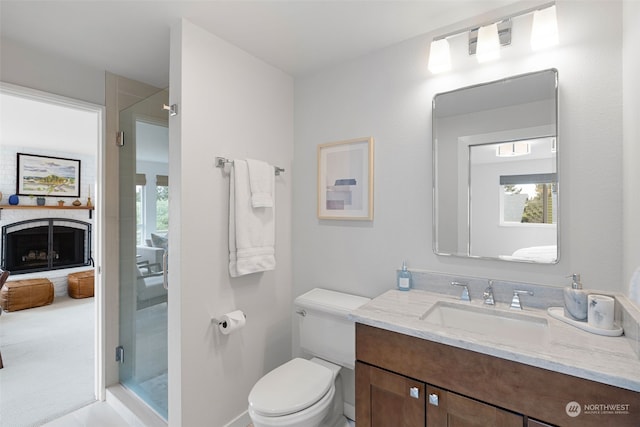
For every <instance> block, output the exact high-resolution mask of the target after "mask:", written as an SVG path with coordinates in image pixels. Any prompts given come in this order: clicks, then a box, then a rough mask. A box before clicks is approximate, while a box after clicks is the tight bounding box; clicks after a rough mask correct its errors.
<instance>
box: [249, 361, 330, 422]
mask: <svg viewBox="0 0 640 427" xmlns="http://www.w3.org/2000/svg"><path fill="white" fill-rule="evenodd" d="M332 383H333V373H332V372H331V370H329V369H328V368H326V367H324V366H321V365H318V364H316V363H313V362H310V361H308V360H306V359H300V358H296V359H293V360H290V361H289V362H287V363H285V364H284V365H281V366H279V367H277V368H276V369H274V370H273V371H271V372H269V373H268V374H267V375H265V376H264V377H262V378H261V379H260V380H259V381H258V382H257V383H256V385H254V386H253V389H251V393H249V406H251V408H252V409H253V410H254V411H256V412H257V413H259V414H261V415H265V416H270V417H278V416H282V415H287V414H292V413H294V412H298V411H302V410H303V409H306V408H308V407H309V406H311V405H313V404H314V403H316V402H317V401H318V400H320V399H321V398H322V396H324V395H325V394H326V393H327V391H329V389H330V388H331V385H332Z"/></svg>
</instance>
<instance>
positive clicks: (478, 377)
mask: <svg viewBox="0 0 640 427" xmlns="http://www.w3.org/2000/svg"><path fill="white" fill-rule="evenodd" d="M356 359H357V362H356V421H357V423H358V427H369V426H372V427H378V426H384V427H387V426H403V427H413V426H422V427H424V426H428V427H439V426H479V427H480V426H482V427H484V426H496V427H498V426H504V427H510V426H518V427H523V426H525V427H544V426H548V425H551V426H554V425H555V426H569V427H571V426H580V427H589V426H594V427H595V426H598V427H600V426H605V425H606V426H614V425H615V426H616V427H625V426H629V427H631V426H634V427H637V426H638V422H639V420H640V393H637V392H634V391H631V390H626V389H622V388H618V387H614V386H610V385H607V384H603V383H598V382H594V381H590V380H586V379H582V378H578V377H574V376H571V375H566V374H562V373H559V372H554V371H550V370H546V369H542V368H537V367H534V366H530V365H525V364H522V363H518V362H514V361H511V360H506V359H501V358H498V357H494V356H490V355H487V354H483V353H478V352H474V351H470V350H465V349H461V348H457V347H452V346H449V345H446V344H441V343H437V342H433V341H429V340H426V339H420V338H416V337H412V336H409V335H404V334H400V333H396V332H391V331H387V330H384V329H380V328H376V327H373V326H368V325H364V324H361V323H357V324H356ZM413 388H416V389H417V391H418V392H419V394H418V397H417V398H416V397H415V396H412V389H413ZM414 394H415V393H414ZM430 395H433V397H432V399H434V400H435V396H437V401H438V406H436V405H435V404H431V403H429V400H430ZM572 402H578V403H579V404H580V405H594V404H595V405H607V404H620V405H627V406H623V409H624V410H623V411H622V412H625V413H593V411H592V412H589V413H587V411H583V413H581V414H580V415H578V416H573V417H572V416H569V414H568V411H567V406H568V405H570V404H573V403H572ZM625 408H626V409H625ZM569 412H570V411H569ZM604 412H606V411H604ZM572 415H574V413H572Z"/></svg>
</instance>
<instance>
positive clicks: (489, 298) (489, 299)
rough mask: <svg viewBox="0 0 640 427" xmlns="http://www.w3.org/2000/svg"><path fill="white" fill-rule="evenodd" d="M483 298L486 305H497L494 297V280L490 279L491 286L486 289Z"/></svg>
mask: <svg viewBox="0 0 640 427" xmlns="http://www.w3.org/2000/svg"><path fill="white" fill-rule="evenodd" d="M482 298H483V299H484V303H485V304H486V305H496V301H495V300H494V298H493V280H489V286H487V287H486V289H485V290H484V292H483V294H482Z"/></svg>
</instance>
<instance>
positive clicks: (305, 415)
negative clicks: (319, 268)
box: [248, 288, 370, 427]
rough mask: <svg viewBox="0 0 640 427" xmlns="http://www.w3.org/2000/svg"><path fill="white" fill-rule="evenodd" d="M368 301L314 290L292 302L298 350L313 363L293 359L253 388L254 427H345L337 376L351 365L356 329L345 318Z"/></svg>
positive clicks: (250, 412)
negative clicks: (307, 355)
mask: <svg viewBox="0 0 640 427" xmlns="http://www.w3.org/2000/svg"><path fill="white" fill-rule="evenodd" d="M368 301H370V299H369V298H364V297H358V296H355V295H349V294H343V293H341V292H335V291H329V290H326V289H317V288H316V289H313V290H311V291H309V292H307V293H305V294H304V295H301V296H299V297H298V298H296V299H295V301H294V307H295V312H296V313H297V314H298V316H297V319H298V328H297V329H298V332H299V338H300V348H301V350H302V352H303V353H306V354H309V355H311V356H312V358H311V359H310V360H307V359H303V358H295V359H292V360H290V361H289V362H287V363H285V364H283V365H281V366H279V367H277V368H275V369H274V370H273V371H271V372H269V373H268V374H266V375H265V376H264V377H262V378H260V380H258V382H257V383H256V384H255V385H254V386H253V388H252V389H251V392H250V393H249V411H248V412H249V416H250V417H251V421H252V422H253V425H254V426H255V427H345V426H348V421H347V418H346V417H345V416H344V405H345V402H344V396H343V393H342V376H341V375H340V372H341V370H342V368H343V367H345V368H348V369H353V367H354V363H355V326H354V324H353V322H352V321H351V320H349V319H348V315H349V313H350V312H351V311H352V310H355V309H356V308H358V307H360V306H362V305H363V304H366V303H367V302H368ZM295 329H296V328H294V330H295Z"/></svg>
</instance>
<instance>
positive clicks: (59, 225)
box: [2, 218, 93, 275]
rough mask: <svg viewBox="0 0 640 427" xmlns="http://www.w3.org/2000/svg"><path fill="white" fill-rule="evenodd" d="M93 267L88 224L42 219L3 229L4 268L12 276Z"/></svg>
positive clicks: (76, 221) (22, 222)
mask: <svg viewBox="0 0 640 427" xmlns="http://www.w3.org/2000/svg"><path fill="white" fill-rule="evenodd" d="M92 264H93V259H92V258H91V224H89V223H87V222H83V221H78V220H75V219H65V218H43V219H34V220H28V221H21V222H15V223H13V224H9V225H5V226H4V227H2V269H3V270H9V271H11V275H15V274H23V273H33V272H37V271H48V270H57V269H61V268H70V267H82V266H88V265H92Z"/></svg>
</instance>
